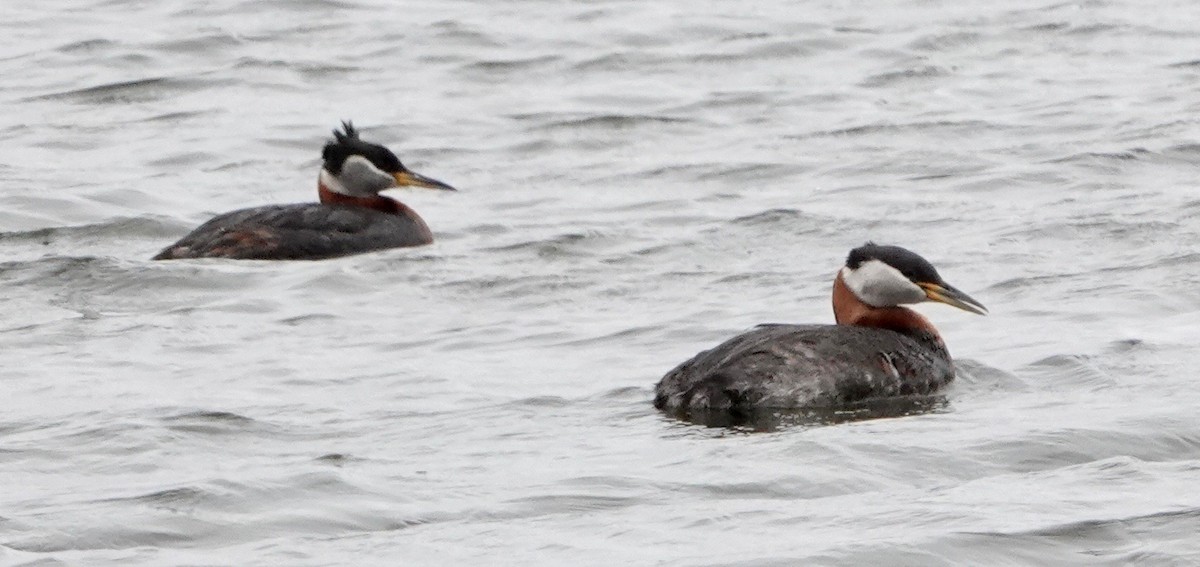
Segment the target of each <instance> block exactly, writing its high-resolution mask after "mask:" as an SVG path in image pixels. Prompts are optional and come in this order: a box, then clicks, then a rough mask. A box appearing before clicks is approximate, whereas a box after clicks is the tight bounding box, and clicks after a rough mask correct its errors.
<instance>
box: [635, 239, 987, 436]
mask: <svg viewBox="0 0 1200 567" xmlns="http://www.w3.org/2000/svg"><path fill="white" fill-rule="evenodd" d="M923 301H936V302H940V303H946V304H949V305H953V306H955V307H958V308H960V309H964V310H967V311H970V312H972V313H978V314H980V315H983V314H986V313H987V309H986V308H985V307H984V306H983V304H981V303H979V302H978V301H975V300H974V299H972V298H971V297H970V296H968V295H967V294H965V293H963V292H961V291H959V290H957V289H955V288H954V287H953V286H951V285H950V284H948V283H946V281H945V280H943V279H942V277H941V276H940V275H938V272H937V270H936V269H934V267H933V265H931V264H930V263H929V262H928V261H926V260H925V259H924V258H922V257H920V256H918V255H917V254H915V253H913V252H910V251H909V250H906V249H904V248H901V247H899V246H881V245H877V244H874V243H870V242H868V243H867V244H865V245H863V246H860V247H858V248H855V249H854V250H851V251H850V255H849V256H848V257H847V258H846V265H845V266H844V267H843V268H842V269H841V270H840V271H839V272H838V274H837V276H836V277H835V278H834V281H833V314H834V319H835V320H836V321H837V324H836V325H762V326H759V327H757V328H755V329H754V330H751V331H749V332H747V333H744V334H742V335H739V336H736V337H734V338H732V339H729V340H728V341H725V342H724V343H722V344H720V345H718V346H717V347H716V348H713V349H712V350H708V351H704V352H701V353H700V354H697V355H696V356H695V357H693V358H692V359H691V360H688V361H687V362H684V363H683V364H680V365H679V366H677V367H676V368H675V369H674V370H672V371H670V372H668V373H667V375H666V376H663V378H662V380H660V381H659V383H658V386H657V387H656V388H655V397H654V405H655V407H657V408H659V409H662V410H665V411H668V412H671V413H673V414H676V415H680V416H684V417H702V418H704V419H710V418H712V417H714V416H716V417H720V416H721V415H724V416H726V417H729V416H732V417H735V418H736V417H743V416H749V415H752V414H754V413H755V412H756V410H769V409H800V408H836V407H838V406H840V405H844V404H850V403H854V402H858V401H864V400H870V399H878V398H889V397H895V396H908V395H915V394H930V393H933V392H935V391H937V390H938V389H939V388H941V387H942V386H944V385H945V384H947V383H949V382H950V381H951V380H953V379H954V366H953V363H952V362H951V360H950V353H949V351H947V350H946V345H945V343H944V342H942V338H941V336H940V335H939V334H938V332H937V329H935V328H934V326H933V324H932V323H930V322H929V320H928V319H926V318H925V317H924V316H922V315H920V314H919V313H917V312H915V311H913V310H911V309H908V308H906V307H901V305H902V304H910V303H920V302H923Z"/></svg>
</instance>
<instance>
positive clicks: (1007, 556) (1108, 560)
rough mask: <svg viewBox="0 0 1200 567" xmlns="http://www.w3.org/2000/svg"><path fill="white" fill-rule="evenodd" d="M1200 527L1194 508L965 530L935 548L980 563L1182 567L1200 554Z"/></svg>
mask: <svg viewBox="0 0 1200 567" xmlns="http://www.w3.org/2000/svg"><path fill="white" fill-rule="evenodd" d="M1197 525H1200V511H1198V510H1197V509H1195V508H1188V509H1184V510H1168V511H1163V512H1155V513H1151V514H1143V515H1137V516H1129V517H1118V518H1108V519H1098V520H1083V521H1078V522H1068V523H1064V524H1060V525H1054V526H1048V527H1043V528H1036V529H1031V530H1024V531H995V532H974V533H963V534H961V535H954V536H949V537H946V538H942V541H939V542H936V543H933V544H932V545H931V546H930V547H932V548H933V550H934V551H935V552H937V554H939V555H942V556H943V557H945V558H947V559H950V560H951V561H957V560H966V559H967V558H970V560H971V561H978V560H980V559H982V558H984V557H987V556H989V555H991V556H992V557H995V558H996V559H997V560H1000V559H1004V560H1006V561H1012V560H1018V561H1021V562H1022V564H1029V565H1034V564H1039V565H1042V564H1054V565H1081V566H1083V565H1087V566H1091V565H1113V566H1116V565H1180V566H1182V565H1193V564H1194V560H1195V559H1196V558H1197V557H1200V546H1197V545H1196V544H1195V536H1194V534H1195V533H1196V527H1197ZM948 548H949V549H948ZM956 558H958V559H956ZM960 564H961V563H960Z"/></svg>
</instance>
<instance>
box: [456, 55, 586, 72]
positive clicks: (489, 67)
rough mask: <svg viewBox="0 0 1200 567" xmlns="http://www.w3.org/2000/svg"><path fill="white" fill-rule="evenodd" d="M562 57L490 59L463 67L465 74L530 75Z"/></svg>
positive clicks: (542, 56) (557, 61)
mask: <svg viewBox="0 0 1200 567" xmlns="http://www.w3.org/2000/svg"><path fill="white" fill-rule="evenodd" d="M562 59H563V58H562V57H560V56H558V55H540V56H534V57H519V58H514V59H490V60H484V61H474V62H472V63H468V64H467V65H465V66H463V68H462V70H463V71H465V72H473V71H477V72H481V73H485V74H492V75H506V74H510V73H529V72H532V71H535V70H539V69H545V68H547V67H550V66H552V65H555V64H557V63H559V62H561V61H562Z"/></svg>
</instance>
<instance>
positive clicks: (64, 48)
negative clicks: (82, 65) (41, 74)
mask: <svg viewBox="0 0 1200 567" xmlns="http://www.w3.org/2000/svg"><path fill="white" fill-rule="evenodd" d="M114 45H117V42H115V41H112V40H109V39H103V38H96V39H85V40H81V41H73V42H71V43H68V44H65V45H61V46H59V47H58V48H56V49H55V51H58V52H61V53H78V52H83V53H92V52H94V51H96V50H99V49H103V48H108V47H112V46H114Z"/></svg>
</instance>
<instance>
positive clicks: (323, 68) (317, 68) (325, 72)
mask: <svg viewBox="0 0 1200 567" xmlns="http://www.w3.org/2000/svg"><path fill="white" fill-rule="evenodd" d="M233 67H234V68H235V69H279V70H285V71H290V72H293V73H295V74H297V75H301V76H304V77H307V78H311V79H325V78H331V77H340V76H344V75H350V74H352V73H357V72H359V71H362V70H363V69H364V68H363V67H361V66H357V65H337V64H333V63H327V62H312V61H307V62H298V61H292V60H285V59H263V58H259V57H242V58H239V59H238V60H237V61H236V62H235V63H234V64H233Z"/></svg>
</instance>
